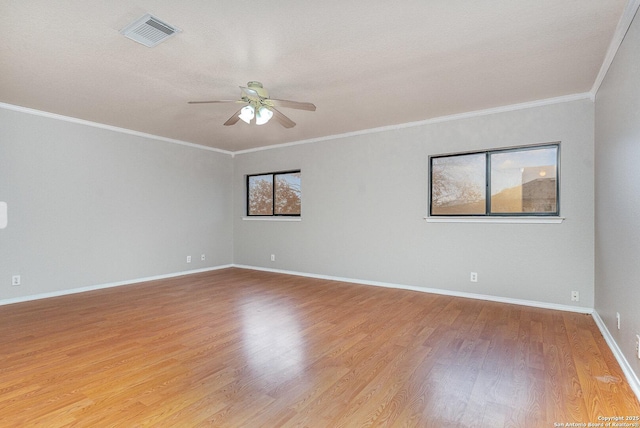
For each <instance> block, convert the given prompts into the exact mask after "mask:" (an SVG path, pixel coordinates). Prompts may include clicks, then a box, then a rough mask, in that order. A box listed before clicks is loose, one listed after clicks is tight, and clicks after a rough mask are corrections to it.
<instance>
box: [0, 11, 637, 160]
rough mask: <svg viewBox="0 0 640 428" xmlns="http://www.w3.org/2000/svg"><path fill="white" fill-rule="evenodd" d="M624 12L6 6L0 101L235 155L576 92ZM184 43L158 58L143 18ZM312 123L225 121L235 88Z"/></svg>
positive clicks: (591, 75) (0, 34)
mask: <svg viewBox="0 0 640 428" xmlns="http://www.w3.org/2000/svg"><path fill="white" fill-rule="evenodd" d="M625 3H626V1H625V0H530V1H525V0H404V1H398V2H389V1H383V0H367V1H363V0H351V1H344V0H341V1H336V0H325V1H317V0H274V1H258V0H234V1H217V2H214V1H206V0H199V1H198V0H183V1H169V0H109V1H104V0H68V1H51V0H0V102H3V103H7V104H12V105H17V106H22V107H28V108H33V109H37V110H41V111H45V112H51V113H57V114H60V115H64V116H69V117H73V118H79V119H84V120H88V121H93V122H98V123H101V124H106V125H112V126H116V127H121V128H126V129H130V130H134V131H139V132H143V133H148V134H154V135H158V136H162V137H166V138H171V139H176V140H181V141H185V142H189V143H194V144H200V145H204V146H209V147H214V148H218V149H222V150H228V151H238V150H247V149H251V148H256V147H261V146H268V145H274V144H281V143H288V142H294V141H302V140H308V139H314V138H320V137H325V136H329V135H336V134H343V133H349V132H355V131H360V130H364V129H370V128H377V127H382V126H389V125H396V124H401V123H407V122H414V121H421V120H426V119H430V118H435V117H441V116H447V115H452V114H458V113H464V112H470V111H476V110H482V109H487V108H493V107H499V106H505V105H511V104H519V103H525V102H530V101H534V100H541V99H547V98H554V97H560V96H565V95H571V94H580V93H585V92H588V91H590V90H591V89H592V87H593V85H594V81H595V80H596V76H597V75H598V72H599V70H600V68H601V66H602V64H603V61H604V59H605V55H606V54H607V49H608V47H609V44H610V43H611V40H612V38H613V36H614V32H615V31H616V26H617V24H618V21H619V19H620V18H621V16H622V14H623V11H624V8H625ZM147 12H149V13H151V14H153V15H155V16H156V17H158V18H159V19H161V20H163V21H166V22H167V23H169V24H171V25H174V26H176V27H178V28H180V29H181V30H182V32H181V33H180V34H178V35H176V36H174V37H172V38H170V39H168V40H167V41H165V42H163V43H161V44H160V45H158V46H156V47H154V48H147V47H145V46H143V45H141V44H138V43H136V42H134V41H131V40H129V39H127V38H125V37H124V36H122V35H121V34H120V33H119V30H121V29H122V28H124V27H125V26H127V25H128V24H129V23H130V22H132V21H134V20H136V19H137V18H139V17H141V16H142V15H144V14H145V13H147ZM250 80H258V81H261V82H262V83H263V84H264V86H265V87H266V88H267V89H268V90H269V91H270V95H271V97H273V98H279V99H288V100H296V101H308V102H312V103H314V104H315V105H316V106H317V111H316V112H308V111H300V110H291V109H286V108H282V109H281V111H282V112H283V113H285V114H286V115H287V116H289V117H290V118H291V119H293V120H294V121H295V122H297V126H296V127H294V128H291V129H285V128H283V127H282V126H280V125H279V124H278V123H277V122H275V121H273V120H272V121H271V122H269V123H268V124H266V125H262V126H256V125H247V124H245V123H243V122H241V121H240V122H238V123H237V124H236V125H234V126H231V127H227V126H223V125H222V124H223V123H224V122H225V121H226V120H227V119H228V118H229V117H230V116H231V115H232V114H233V113H234V112H235V111H236V110H237V109H238V105H236V104H200V105H190V104H187V101H189V100H207V99H237V98H239V97H240V89H239V88H238V86H240V85H242V86H245V85H246V83H247V82H248V81H250Z"/></svg>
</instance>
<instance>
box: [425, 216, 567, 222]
mask: <svg viewBox="0 0 640 428" xmlns="http://www.w3.org/2000/svg"><path fill="white" fill-rule="evenodd" d="M424 219H425V220H426V221H427V223H514V224H559V223H562V222H563V221H564V219H565V218H564V217H425V218H424Z"/></svg>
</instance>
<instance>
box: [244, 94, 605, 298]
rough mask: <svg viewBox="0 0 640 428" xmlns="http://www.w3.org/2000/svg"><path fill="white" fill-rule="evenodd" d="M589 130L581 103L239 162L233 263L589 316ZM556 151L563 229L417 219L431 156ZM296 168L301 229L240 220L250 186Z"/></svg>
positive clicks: (589, 112) (588, 110)
mask: <svg viewBox="0 0 640 428" xmlns="http://www.w3.org/2000/svg"><path fill="white" fill-rule="evenodd" d="M593 121H594V106H593V103H592V102H591V101H590V100H588V99H585V100H578V101H572V102H564V103H558V104H553V105H547V106H541V107H535V108H529V109H523V110H516V111H510V112H502V113H496V114H492V115H486V116H478V117H473V118H466V119H459V120H453V121H448V122H441V123H432V124H424V125H421V126H415V127H406V128H400V129H392V130H387V131H383V132H372V133H368V134H364V135H358V136H350V137H345V138H339V139H333V140H327V141H324V142H319V143H313V144H300V145H294V146H287V147H281V148H276V149H271V150H264V151H256V152H249V153H243V154H238V155H236V157H235V177H234V181H233V183H234V194H235V195H236V197H235V201H234V204H235V206H234V210H235V215H234V221H235V226H234V263H236V264H240V265H249V266H256V267H262V268H272V269H282V270H288V271H297V272H302V273H306V274H318V275H329V276H337V277H342V278H350V279H360V280H367V281H379V282H387V283H392V284H399V285H408V286H418V287H428V288H437V289H445V290H450V291H458V292H468V293H478V294H485V295H493V296H499V297H506V298H514V299H524V300H533V301H539V302H545V303H553V304H562V305H572V304H573V303H572V302H571V298H570V297H571V290H577V291H579V292H580V302H579V303H577V304H575V305H577V306H583V307H593V304H594V272H593V259H594V242H593V236H594V229H593V228H594V219H593V144H594V135H593ZM555 141H560V142H561V152H562V154H561V155H562V160H561V198H562V200H561V215H562V216H564V217H566V220H565V221H564V223H562V224H457V223H456V224H454V223H447V224H433V223H427V222H425V220H424V219H423V217H424V216H425V214H426V210H427V208H426V207H427V174H428V172H427V158H428V156H429V155H432V154H439V153H450V152H457V151H468V150H476V149H490V148H500V147H509V146H517V145H528V144H535V143H545V142H555ZM296 168H301V169H302V221H301V222H297V223H292V222H268V221H247V220H242V216H243V214H244V211H245V204H246V195H245V181H244V176H245V175H246V174H252V173H260V172H269V171H278V170H287V169H296ZM270 254H275V255H276V261H275V262H271V261H270ZM471 271H475V272H478V276H479V281H478V283H471V282H470V281H469V273H470V272H471Z"/></svg>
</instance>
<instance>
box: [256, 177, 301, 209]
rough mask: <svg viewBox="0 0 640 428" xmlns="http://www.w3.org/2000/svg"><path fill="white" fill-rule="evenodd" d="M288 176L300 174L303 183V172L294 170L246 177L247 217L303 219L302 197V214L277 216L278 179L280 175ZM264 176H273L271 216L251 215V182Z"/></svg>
mask: <svg viewBox="0 0 640 428" xmlns="http://www.w3.org/2000/svg"><path fill="white" fill-rule="evenodd" d="M286 174H300V175H301V176H300V180H301V181H302V170H300V169H294V170H287V171H275V172H263V173H259V174H248V175H247V176H246V182H245V183H246V194H247V195H246V196H247V200H246V211H245V212H246V216H247V217H301V216H302V195H300V213H298V214H276V177H277V176H278V175H286ZM263 175H267V176H268V175H270V176H271V192H272V193H271V214H251V213H250V212H249V207H250V197H251V195H250V188H249V182H250V180H251V177H260V176H263Z"/></svg>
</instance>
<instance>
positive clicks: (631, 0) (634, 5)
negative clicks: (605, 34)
mask: <svg viewBox="0 0 640 428" xmlns="http://www.w3.org/2000/svg"><path fill="white" fill-rule="evenodd" d="M638 7H640V0H628V1H627V4H626V6H625V8H624V11H623V12H622V16H621V17H620V20H619V21H618V26H617V27H616V31H615V32H614V33H613V38H612V39H611V43H610V44H609V49H608V50H607V54H606V55H605V57H604V61H603V62H602V66H601V67H600V71H599V72H598V75H597V76H596V80H595V82H594V83H593V87H592V88H591V94H592V97H593V98H594V99H595V97H596V94H597V93H598V89H600V85H602V82H603V81H604V78H605V76H606V75H607V72H608V71H609V68H610V67H611V64H612V63H613V59H614V58H615V56H616V54H617V53H618V49H619V48H620V45H621V44H622V41H623V40H624V36H626V35H627V32H628V31H629V27H631V23H632V22H633V19H634V17H635V16H636V13H637V12H638Z"/></svg>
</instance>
